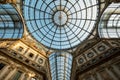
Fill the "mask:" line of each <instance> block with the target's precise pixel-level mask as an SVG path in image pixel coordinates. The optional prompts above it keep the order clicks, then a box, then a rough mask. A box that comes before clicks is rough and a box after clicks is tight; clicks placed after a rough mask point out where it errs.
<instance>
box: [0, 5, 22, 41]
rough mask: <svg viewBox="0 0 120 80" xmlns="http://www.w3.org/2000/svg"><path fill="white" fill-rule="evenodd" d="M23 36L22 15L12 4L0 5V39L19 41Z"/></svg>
mask: <svg viewBox="0 0 120 80" xmlns="http://www.w3.org/2000/svg"><path fill="white" fill-rule="evenodd" d="M22 35H23V22H22V18H21V16H20V14H19V13H18V12H17V10H16V9H15V8H14V7H13V6H12V5H10V4H4V5H0V38H1V39H10V38H11V39H18V38H21V37H22Z"/></svg>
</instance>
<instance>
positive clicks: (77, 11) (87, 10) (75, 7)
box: [23, 0, 99, 49]
mask: <svg viewBox="0 0 120 80" xmlns="http://www.w3.org/2000/svg"><path fill="white" fill-rule="evenodd" d="M98 7H99V5H98V0H45V1H44V0H30V1H29V0H25V3H24V7H23V9H24V10H23V13H25V14H24V18H25V20H26V25H27V27H28V30H29V33H30V34H31V35H32V36H33V37H34V38H35V39H36V40H37V41H39V42H40V43H42V44H43V45H45V46H46V47H48V48H50V49H71V48H73V47H75V46H77V45H79V44H80V43H81V42H82V41H84V40H85V39H87V38H88V37H89V35H94V34H92V33H91V31H92V30H93V29H94V25H95V21H96V19H97V15H98V13H97V12H99V11H98V10H99V9H98ZM93 13H94V15H93ZM29 22H30V23H29ZM31 23H32V24H31ZM36 26H37V27H36ZM83 32H84V33H83ZM36 33H37V34H36ZM79 34H80V35H79Z"/></svg>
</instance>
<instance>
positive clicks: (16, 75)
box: [12, 71, 22, 80]
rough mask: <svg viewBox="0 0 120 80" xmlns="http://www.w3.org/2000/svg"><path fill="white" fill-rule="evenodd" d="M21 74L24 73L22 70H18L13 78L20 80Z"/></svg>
mask: <svg viewBox="0 0 120 80" xmlns="http://www.w3.org/2000/svg"><path fill="white" fill-rule="evenodd" d="M21 75H22V72H21V71H17V72H16V74H15V76H14V77H13V79H12V80H19V78H20V76H21Z"/></svg>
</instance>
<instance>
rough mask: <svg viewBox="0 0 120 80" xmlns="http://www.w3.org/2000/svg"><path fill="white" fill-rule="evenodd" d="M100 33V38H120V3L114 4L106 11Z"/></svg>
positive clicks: (99, 28)
mask: <svg viewBox="0 0 120 80" xmlns="http://www.w3.org/2000/svg"><path fill="white" fill-rule="evenodd" d="M98 32H99V36H100V38H120V3H112V4H110V5H109V6H108V8H107V9H106V10H105V11H104V13H103V15H102V17H101V20H100V22H99V25H98Z"/></svg>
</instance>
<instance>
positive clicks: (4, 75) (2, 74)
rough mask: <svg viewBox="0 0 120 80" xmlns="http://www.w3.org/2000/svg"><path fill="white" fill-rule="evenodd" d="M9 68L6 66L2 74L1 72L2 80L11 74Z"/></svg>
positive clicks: (0, 79) (0, 78)
mask: <svg viewBox="0 0 120 80" xmlns="http://www.w3.org/2000/svg"><path fill="white" fill-rule="evenodd" d="M9 67H10V66H6V67H5V68H4V69H3V70H2V71H1V72H0V80H3V79H4V78H5V77H6V76H7V74H6V73H9Z"/></svg>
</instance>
